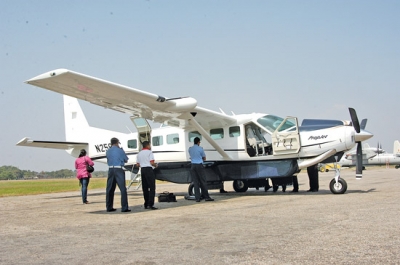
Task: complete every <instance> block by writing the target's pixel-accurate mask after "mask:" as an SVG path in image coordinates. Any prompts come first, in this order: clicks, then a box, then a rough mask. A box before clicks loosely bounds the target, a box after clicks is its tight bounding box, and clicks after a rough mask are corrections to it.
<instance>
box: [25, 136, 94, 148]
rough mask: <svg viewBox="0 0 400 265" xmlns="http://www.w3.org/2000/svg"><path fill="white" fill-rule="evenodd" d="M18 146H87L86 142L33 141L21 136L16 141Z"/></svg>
mask: <svg viewBox="0 0 400 265" xmlns="http://www.w3.org/2000/svg"><path fill="white" fill-rule="evenodd" d="M17 145H18V146H28V147H41V148H51V149H61V150H69V149H72V148H75V149H85V148H87V147H88V143H76V142H51V141H34V140H31V139H30V138H27V137H26V138H23V139H22V140H21V141H19V142H18V143H17Z"/></svg>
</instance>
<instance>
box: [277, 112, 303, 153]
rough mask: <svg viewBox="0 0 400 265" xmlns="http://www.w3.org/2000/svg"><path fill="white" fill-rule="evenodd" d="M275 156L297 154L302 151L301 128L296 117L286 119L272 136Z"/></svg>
mask: <svg viewBox="0 0 400 265" xmlns="http://www.w3.org/2000/svg"><path fill="white" fill-rule="evenodd" d="M271 139H272V150H273V154H274V155H287V154H297V153H298V152H299V151H300V146H301V145H300V136H299V126H298V122H297V118H296V117H286V118H285V119H284V120H283V121H282V123H281V124H280V125H279V126H278V127H277V128H276V130H275V132H273V134H272V136H271Z"/></svg>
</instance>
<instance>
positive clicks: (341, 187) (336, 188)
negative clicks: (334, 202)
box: [329, 178, 347, 194]
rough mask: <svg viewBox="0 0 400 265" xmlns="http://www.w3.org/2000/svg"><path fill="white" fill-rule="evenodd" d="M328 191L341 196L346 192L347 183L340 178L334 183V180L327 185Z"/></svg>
mask: <svg viewBox="0 0 400 265" xmlns="http://www.w3.org/2000/svg"><path fill="white" fill-rule="evenodd" d="M329 189H330V190H331V192H332V193H333V194H343V193H345V192H346V190H347V182H346V181H345V180H344V179H341V178H339V179H338V180H337V181H336V178H334V179H332V180H331V183H329Z"/></svg>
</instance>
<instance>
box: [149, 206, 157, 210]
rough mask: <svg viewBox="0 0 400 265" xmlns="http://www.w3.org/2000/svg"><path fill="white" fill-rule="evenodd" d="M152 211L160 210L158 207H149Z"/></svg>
mask: <svg viewBox="0 0 400 265" xmlns="http://www.w3.org/2000/svg"><path fill="white" fill-rule="evenodd" d="M148 208H149V209H150V210H157V209H158V208H157V207H154V206H150V207H148Z"/></svg>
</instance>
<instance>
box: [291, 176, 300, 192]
mask: <svg viewBox="0 0 400 265" xmlns="http://www.w3.org/2000/svg"><path fill="white" fill-rule="evenodd" d="M292 192H299V180H298V179H297V176H293V190H292Z"/></svg>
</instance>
